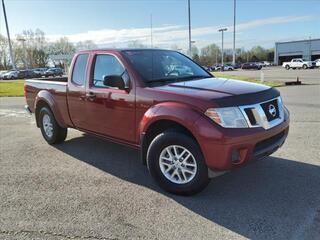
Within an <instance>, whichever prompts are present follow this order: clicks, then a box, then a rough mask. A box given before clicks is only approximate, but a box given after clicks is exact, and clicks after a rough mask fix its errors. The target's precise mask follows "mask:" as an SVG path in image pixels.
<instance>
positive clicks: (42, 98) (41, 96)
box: [34, 90, 67, 128]
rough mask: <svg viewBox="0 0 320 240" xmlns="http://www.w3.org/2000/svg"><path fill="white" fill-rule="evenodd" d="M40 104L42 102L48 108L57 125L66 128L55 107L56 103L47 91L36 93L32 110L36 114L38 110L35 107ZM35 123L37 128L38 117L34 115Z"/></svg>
mask: <svg viewBox="0 0 320 240" xmlns="http://www.w3.org/2000/svg"><path fill="white" fill-rule="evenodd" d="M40 102H44V103H45V104H46V105H48V106H49V108H50V110H51V111H52V113H53V116H54V118H55V119H56V121H57V123H58V124H59V126H60V127H63V128H66V127H67V125H66V124H65V123H64V121H63V118H62V115H61V113H60V111H59V108H58V107H57V103H56V102H55V100H54V98H53V96H52V94H51V93H50V92H49V91H47V90H41V91H39V92H38V94H37V96H36V99H35V101H34V109H35V113H36V114H37V111H39V110H40V109H37V106H38V104H39V103H40ZM36 122H37V126H38V127H39V126H40V125H39V122H38V116H37V115H36Z"/></svg>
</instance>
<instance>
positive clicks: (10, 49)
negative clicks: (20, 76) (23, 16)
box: [2, 0, 17, 70]
mask: <svg viewBox="0 0 320 240" xmlns="http://www.w3.org/2000/svg"><path fill="white" fill-rule="evenodd" d="M2 8H3V16H4V21H5V23H6V29H7V35H8V44H9V54H10V59H11V64H12V68H13V69H14V70H16V69H17V68H16V62H15V59H14V55H13V53H12V45H11V39H10V32H9V26H8V20H7V13H6V8H5V6H4V0H2Z"/></svg>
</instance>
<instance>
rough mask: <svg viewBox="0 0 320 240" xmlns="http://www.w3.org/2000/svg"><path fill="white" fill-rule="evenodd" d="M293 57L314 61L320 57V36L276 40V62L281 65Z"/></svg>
mask: <svg viewBox="0 0 320 240" xmlns="http://www.w3.org/2000/svg"><path fill="white" fill-rule="evenodd" d="M292 58H303V59H305V60H309V61H310V60H311V61H314V60H316V59H318V58H320V38H319V39H308V40H300V41H291V42H276V44H275V48H274V62H275V64H276V65H281V64H282V63H283V62H287V61H291V59H292Z"/></svg>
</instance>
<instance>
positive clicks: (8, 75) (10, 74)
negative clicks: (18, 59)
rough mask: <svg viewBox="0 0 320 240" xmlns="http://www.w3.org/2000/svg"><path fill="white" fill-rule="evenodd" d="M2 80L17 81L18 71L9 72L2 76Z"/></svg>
mask: <svg viewBox="0 0 320 240" xmlns="http://www.w3.org/2000/svg"><path fill="white" fill-rule="evenodd" d="M2 77H3V79H18V78H19V71H18V70H10V71H8V72H6V73H4V74H3V75H2Z"/></svg>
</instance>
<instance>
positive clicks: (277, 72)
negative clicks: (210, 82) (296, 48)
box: [213, 66, 320, 84]
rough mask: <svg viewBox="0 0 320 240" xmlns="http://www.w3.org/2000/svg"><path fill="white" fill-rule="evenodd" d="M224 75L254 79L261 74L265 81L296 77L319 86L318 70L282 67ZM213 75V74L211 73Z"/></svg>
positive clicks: (238, 71) (294, 79) (289, 79)
mask: <svg viewBox="0 0 320 240" xmlns="http://www.w3.org/2000/svg"><path fill="white" fill-rule="evenodd" d="M225 73H226V74H232V75H236V76H244V77H251V78H255V79H260V78H261V73H263V75H264V80H265V81H270V80H273V81H279V82H287V81H296V79H297V77H299V80H300V81H302V83H306V84H320V68H315V69H300V70H299V69H296V70H293V69H290V70H286V69H285V68H283V67H280V66H279V67H264V68H262V70H259V71H258V70H241V69H237V70H234V71H226V72H225ZM213 75H214V73H213Z"/></svg>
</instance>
